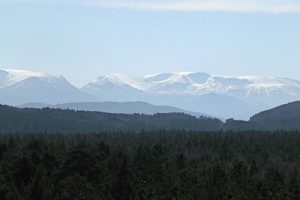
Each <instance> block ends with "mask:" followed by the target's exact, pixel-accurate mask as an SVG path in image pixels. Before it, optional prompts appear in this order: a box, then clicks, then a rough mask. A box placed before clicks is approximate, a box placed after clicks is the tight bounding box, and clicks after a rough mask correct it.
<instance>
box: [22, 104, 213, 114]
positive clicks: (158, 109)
mask: <svg viewBox="0 0 300 200" xmlns="http://www.w3.org/2000/svg"><path fill="white" fill-rule="evenodd" d="M19 107H20V108H40V109H41V108H59V109H70V110H76V111H96V112H106V113H123V114H146V115H153V114H156V113H184V114H188V115H192V116H196V117H200V116H206V117H213V116H209V115H206V114H203V113H197V112H191V111H187V110H183V109H180V108H176V107H173V106H156V105H152V104H149V103H146V102H142V101H137V102H81V103H63V104H56V105H51V104H41V103H28V104H24V105H21V106H19Z"/></svg>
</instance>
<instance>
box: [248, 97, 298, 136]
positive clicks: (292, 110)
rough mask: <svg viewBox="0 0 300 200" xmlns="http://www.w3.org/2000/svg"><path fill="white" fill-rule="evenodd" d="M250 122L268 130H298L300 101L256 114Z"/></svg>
mask: <svg viewBox="0 0 300 200" xmlns="http://www.w3.org/2000/svg"><path fill="white" fill-rule="evenodd" d="M250 122H252V123H256V124H258V125H260V126H262V127H264V128H265V129H268V130H278V129H283V130H300V101H296V102H292V103H288V104H285V105H281V106H278V107H276V108H273V109H270V110H267V111H264V112H261V113H259V114H256V115H254V116H253V117H251V119H250Z"/></svg>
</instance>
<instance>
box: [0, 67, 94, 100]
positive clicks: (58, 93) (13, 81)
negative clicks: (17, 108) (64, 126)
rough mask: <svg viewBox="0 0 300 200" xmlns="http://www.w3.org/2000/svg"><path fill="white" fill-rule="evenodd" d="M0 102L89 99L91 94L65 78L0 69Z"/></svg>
mask: <svg viewBox="0 0 300 200" xmlns="http://www.w3.org/2000/svg"><path fill="white" fill-rule="evenodd" d="M0 96H1V98H0V103H2V104H10V105H18V104H24V103H27V102H43V103H49V104H51V103H63V102H70V101H74V100H76V101H90V100H95V99H96V98H95V97H93V95H90V94H87V93H85V92H82V91H80V90H79V89H78V88H76V87H74V86H73V85H71V84H70V83H69V82H68V81H67V80H66V79H65V78H63V77H56V76H52V75H48V74H44V73H40V72H31V71H24V70H11V69H4V70H0Z"/></svg>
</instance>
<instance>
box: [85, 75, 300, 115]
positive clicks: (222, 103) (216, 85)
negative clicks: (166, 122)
mask: <svg viewBox="0 0 300 200" xmlns="http://www.w3.org/2000/svg"><path fill="white" fill-rule="evenodd" d="M82 91H85V92H87V93H90V94H93V95H96V96H98V97H101V98H102V99H103V100H105V101H146V102H149V103H153V104H167V105H172V106H177V107H181V108H183V109H186V110H191V109H192V110H193V111H195V112H202V113H210V114H212V115H217V116H220V117H222V118H228V117H229V118H231V117H233V118H238V119H249V117H250V116H251V115H253V114H255V113H257V112H259V111H261V110H265V109H270V108H272V107H274V106H278V105H280V104H283V103H286V102H290V101H295V100H298V99H300V82H299V81H296V80H291V79H287V78H272V77H259V76H245V77H226V76H213V75H210V74H207V73H189V72H186V73H161V74H155V75H147V76H127V75H120V74H114V75H106V76H101V77H99V78H98V79H97V80H96V81H93V82H91V83H89V84H87V85H86V86H84V87H83V88H82ZM216 108H218V110H216Z"/></svg>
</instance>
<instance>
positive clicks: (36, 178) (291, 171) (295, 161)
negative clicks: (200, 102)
mask: <svg viewBox="0 0 300 200" xmlns="http://www.w3.org/2000/svg"><path fill="white" fill-rule="evenodd" d="M299 167H300V134H299V132H296V131H295V132H292V131H290V132H284V131H277V132H260V131H248V132H239V133H237V132H236V133H233V132H226V133H225V132H221V131H219V132H205V131H183V130H177V131H175V130H168V131H167V130H156V131H145V130H144V131H140V132H130V131H128V132H126V131H124V132H97V133H96V132H95V133H87V134H80V133H74V134H72V133H65V134H61V133H3V134H0V199H1V200H98V199H107V200H131V199H132V200H138V199H162V200H164V199H166V200H168V199H170V200H173V199H174V200H176V199H193V200H197V199H199V200H223V199H224V200H230V199H232V200H284V199H287V200H292V199H295V200H297V199H300V171H299V169H300V168H299Z"/></svg>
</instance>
